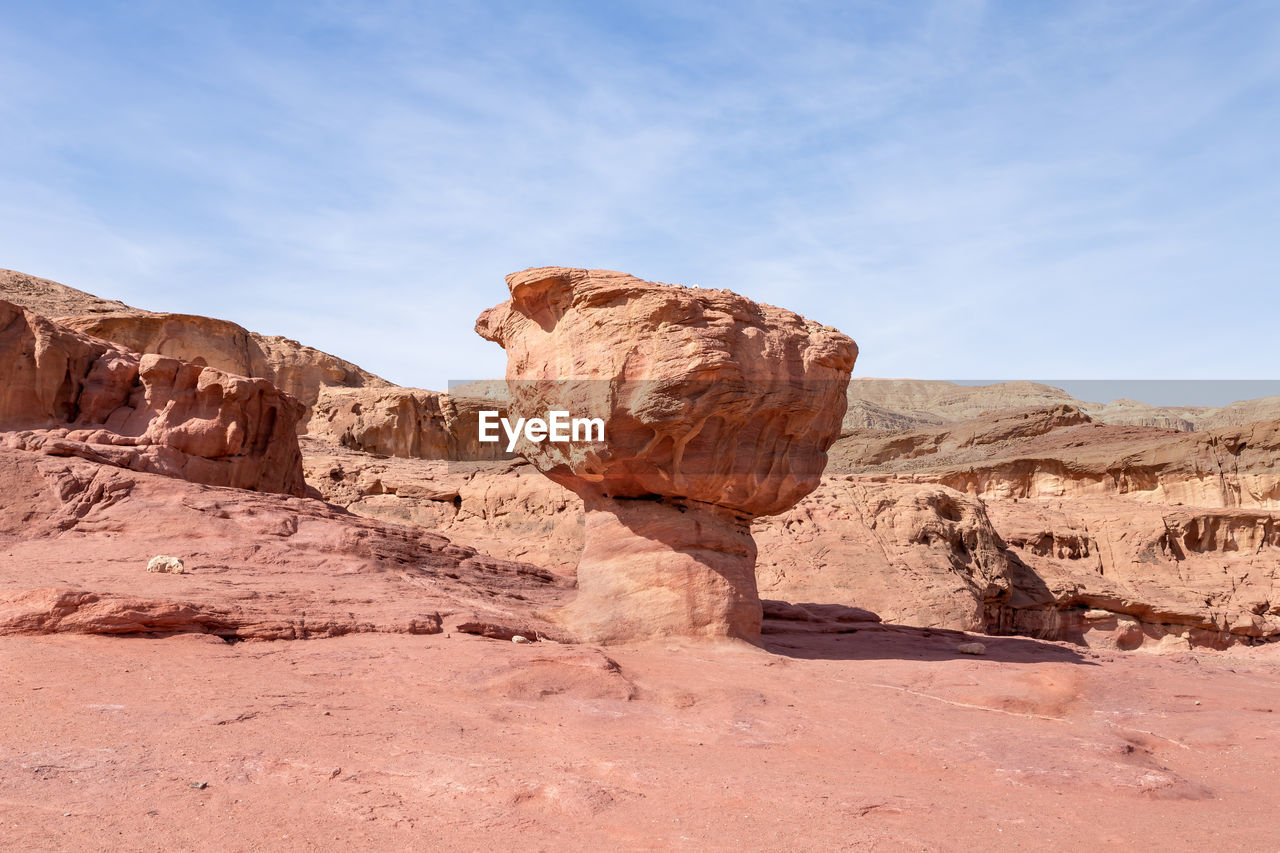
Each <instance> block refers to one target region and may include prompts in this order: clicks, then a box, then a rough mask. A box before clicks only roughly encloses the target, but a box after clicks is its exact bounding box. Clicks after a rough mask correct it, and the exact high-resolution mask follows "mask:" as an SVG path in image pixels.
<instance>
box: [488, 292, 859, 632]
mask: <svg viewBox="0 0 1280 853" xmlns="http://www.w3.org/2000/svg"><path fill="white" fill-rule="evenodd" d="M507 285H508V288H509V289H510V292H511V300H510V301H509V302H506V303H503V304H502V305H499V306H497V307H496V308H491V309H489V310H488V311H486V312H484V313H483V314H482V315H481V316H480V319H479V321H478V322H477V325H476V330H477V331H478V332H479V333H480V334H481V335H482V336H483V337H485V338H487V339H489V340H492V341H495V342H497V343H499V344H501V345H502V346H503V347H504V348H505V349H506V350H507V383H508V386H509V388H510V391H511V397H512V400H511V403H510V411H511V413H512V415H515V416H519V417H525V418H533V417H542V418H545V417H547V416H548V413H549V412H552V411H556V410H560V411H564V412H568V413H570V414H571V415H573V416H575V417H578V416H581V417H584V418H600V419H601V420H602V421H603V423H604V440H603V441H599V440H594V441H593V440H581V441H575V442H563V443H560V442H550V441H543V442H540V443H535V442H534V441H531V440H529V439H528V437H526V438H525V439H522V440H521V442H520V444H518V445H517V447H516V450H517V452H519V453H520V454H521V455H522V456H524V457H525V458H526V459H528V460H529V461H530V462H532V463H533V465H534V466H535V467H537V468H538V470H539V471H541V472H542V473H544V474H545V475H546V476H548V477H549V478H550V479H552V480H553V481H555V482H557V483H559V484H561V485H563V486H564V487H566V488H568V489H570V490H571V491H573V492H575V493H576V494H578V495H579V496H580V497H581V498H582V500H583V503H584V506H585V512H586V515H585V532H584V540H585V541H584V545H583V551H582V557H581V559H580V561H579V563H578V585H579V594H578V598H577V600H575V602H574V603H573V604H572V605H571V606H570V607H569V608H566V610H565V611H564V612H563V613H562V614H561V617H562V618H563V619H564V620H565V622H566V623H567V624H569V625H571V626H572V627H573V628H574V629H575V630H576V631H577V632H579V633H580V634H581V635H583V636H585V637H588V638H591V639H595V640H598V641H602V642H612V641H621V640H627V639H636V638H643V637H654V636H662V635H685V636H704V637H740V638H746V639H755V638H756V637H758V636H759V631H760V619H761V615H760V614H761V609H760V601H759V597H758V594H757V590H756V582H755V557H756V547H755V543H754V541H753V540H752V538H751V533H750V522H751V520H752V519H753V518H756V517H758V516H764V515H772V514H775V513H778V512H781V511H783V510H785V509H787V508H788V507H790V506H791V505H793V504H794V503H795V502H796V501H798V500H800V499H801V498H803V497H804V496H805V495H806V494H808V493H809V492H811V491H812V490H813V489H814V488H816V487H817V485H818V481H819V477H820V476H821V473H822V469H823V467H824V466H825V463H826V455H825V451H826V449H827V447H828V446H829V445H830V444H831V442H832V441H833V440H834V439H835V438H836V436H837V435H838V432H839V428H840V422H841V417H842V416H843V414H844V405H845V397H844V394H845V386H846V383H847V381H848V376H849V371H850V370H851V368H852V367H853V362H854V359H855V358H856V356H857V347H856V346H855V345H854V343H853V341H851V340H850V339H849V338H847V337H845V336H844V335H842V334H840V333H839V332H837V331H835V330H833V329H830V328H828V327H825V326H821V325H819V324H817V323H813V322H811V321H808V320H805V319H804V318H802V317H800V316H798V315H796V314H793V313H791V312H789V311H784V310H781V309H778V308H774V307H771V306H766V305H758V304H756V303H753V302H751V301H750V300H748V299H745V298H743V297H741V296H738V295H736V294H734V293H731V292H729V291H725V290H700V289H696V288H686V287H679V286H673V285H665V284H655V283H651V282H645V281H641V280H639V279H637V278H634V277H632V276H629V275H626V274H624V273H617V272H607V271H601V270H577V269H566V268H560V267H546V268H540V269H533V270H526V271H524V272H521V273H514V274H512V275H510V276H508V277H507Z"/></svg>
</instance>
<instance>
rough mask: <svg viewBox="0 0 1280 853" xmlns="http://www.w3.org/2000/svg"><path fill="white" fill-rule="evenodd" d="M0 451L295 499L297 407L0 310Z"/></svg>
mask: <svg viewBox="0 0 1280 853" xmlns="http://www.w3.org/2000/svg"><path fill="white" fill-rule="evenodd" d="M0 380H2V381H0V430H4V431H6V432H5V433H3V434H0V444H2V445H3V446H6V447H9V448H13V449H25V450H36V451H39V452H41V453H44V454H47V455H51V456H82V457H84V458H86V459H91V460H94V461H97V462H106V463H109V464H112V465H117V466H120V467H124V468H130V469H133V470H138V471H152V472H155V473H160V474H165V475H167V476H172V477H181V478H184V479H187V480H191V481H194V482H200V483H207V484H211V485H226V486H235V487H237V488H244V489H254V490H258V491H271V492H284V493H287V494H295V495H300V494H303V492H304V491H305V488H306V486H305V483H304V481H303V475H302V464H301V454H300V453H299V450H298V444H297V440H296V437H295V425H296V423H297V421H298V419H299V418H300V417H301V415H302V412H303V408H302V406H301V405H299V404H298V402H297V401H295V400H294V399H293V398H291V397H289V396H288V395H286V394H282V393H281V392H280V391H279V390H277V389H276V388H275V387H274V386H273V385H271V383H269V382H267V381H265V380H262V379H246V378H244V377H241V376H232V375H229V374H227V373H224V372H222V371H220V370H216V369H214V368H211V367H202V366H200V365H197V364H190V363H184V362H181V361H178V360H177V359H173V358H166V357H163V356H158V355H143V356H139V355H137V354H136V353H133V352H129V351H127V350H125V349H122V348H120V347H118V346H116V345H114V344H111V343H108V342H106V341H103V340H101V339H99V338H94V337H90V336H88V335H84V334H80V333H78V332H75V331H72V330H70V329H67V328H65V327H62V326H60V325H58V324H56V323H53V322H51V321H49V320H47V319H45V318H43V317H40V316H39V315H36V314H33V313H31V312H30V311H25V310H23V309H21V308H19V307H18V306H16V305H14V304H12V303H9V302H3V301H0Z"/></svg>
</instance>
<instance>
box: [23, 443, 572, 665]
mask: <svg viewBox="0 0 1280 853" xmlns="http://www.w3.org/2000/svg"><path fill="white" fill-rule="evenodd" d="M156 554H163V555H168V556H173V557H175V558H177V559H180V560H182V561H183V563H185V568H186V570H187V571H186V573H183V574H168V573H152V572H147V571H143V567H144V566H146V565H147V564H148V560H149V559H150V558H151V557H152V556H153V555H156ZM562 587H563V582H561V581H558V580H557V579H556V577H555V576H554V575H553V574H551V573H550V572H547V571H546V570H544V569H541V568H538V567H535V566H531V565H528V564H524V563H514V562H510V561H505V560H499V559H495V558H492V557H489V556H487V555H483V554H480V553H478V552H477V551H476V550H475V549H474V548H470V547H466V546H462V545H455V544H453V543H451V542H450V541H449V540H448V539H446V538H444V537H442V536H438V535H435V534H432V533H429V532H426V531H423V530H421V529H417V528H412V527H404V526H400V525H395V524H388V523H385V522H380V521H375V520H371V519H365V518H359V517H357V516H354V515H351V514H349V513H346V512H343V511H342V510H340V509H336V508H334V507H330V506H327V505H326V504H324V503H321V502H320V501H317V500H311V499H306V498H296V497H290V496H285V495H271V494H263V493H254V492H247V491H243V490H239V489H227V488H215V487H208V486H202V485H198V484H194V483H189V482H185V481H183V480H176V479H171V478H166V477H160V476H156V475H154V474H149V473H140V472H136V471H127V470H123V469H120V468H115V467H111V466H107V465H101V464H97V463H94V462H90V461H87V460H84V459H80V458H54V457H49V456H44V455H41V454H38V453H31V452H27V451H14V450H0V635H6V634H10V635H11V634H33V633H34V634H48V633H106V634H173V633H198V634H213V635H216V636H220V637H226V638H233V639H307V638H315V637H333V636H340V635H344V634H351V633H362V632H393V633H395V632H399V633H433V632H438V631H441V630H448V629H449V628H450V626H456V625H460V624H465V623H488V624H496V625H506V626H510V627H512V628H513V629H515V630H517V631H518V632H520V633H523V634H525V635H526V636H531V637H538V636H545V635H551V636H562V635H561V634H559V633H558V632H557V631H556V629H555V628H554V627H553V626H550V625H548V624H547V623H545V622H543V621H542V620H539V619H538V618H537V617H536V616H534V615H533V612H534V610H535V609H536V608H538V607H539V606H547V605H551V604H555V603H558V602H559V601H560V600H561V597H562V596H563V589H562Z"/></svg>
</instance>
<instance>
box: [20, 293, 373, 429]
mask: <svg viewBox="0 0 1280 853" xmlns="http://www.w3.org/2000/svg"><path fill="white" fill-rule="evenodd" d="M0 299H3V300H7V301H9V302H12V303H14V304H16V305H20V306H22V307H23V308H26V309H27V310H29V311H31V312H33V313H35V314H39V315H41V316H43V317H48V318H49V319H51V320H54V321H56V322H57V323H58V324H59V325H62V326H66V327H68V328H72V329H75V330H77V331H80V332H84V333H85V334H89V335H93V336H94V337H97V338H102V339H104V340H108V341H111V342H113V343H116V344H119V345H120V346H122V347H123V348H125V349H127V350H130V351H132V352H136V353H144V354H146V353H151V354H156V355H164V356H169V357H170V358H176V359H178V360H179V361H187V362H191V363H192V364H198V365H202V366H206V367H215V368H217V369H219V370H222V371H225V372H226V373H234V374H236V375H237V376H250V377H255V378H259V379H266V380H268V381H269V382H271V384H273V385H275V386H276V387H277V388H279V389H280V390H282V391H284V392H285V393H286V394H289V395H290V396H292V397H294V398H295V399H297V400H299V401H301V402H302V403H303V405H305V406H307V407H310V406H313V405H314V404H315V402H316V400H317V398H318V397H319V394H320V389H322V388H329V387H342V388H377V387H392V386H391V384H390V383H389V382H387V381H386V380H384V379H381V378H379V377H377V376H374V375H373V374H372V373H369V372H368V371H365V370H362V369H361V368H359V367H358V366H356V365H354V364H352V363H351V362H349V361H344V360H343V359H341V358H338V357H336V356H333V355H330V354H328V353H326V352H321V351H320V350H318V349H315V348H314V347H309V346H305V345H303V344H300V343H298V342H297V341H294V340H290V339H288V338H284V337H280V336H278V335H261V334H258V333H257V332H251V331H249V330H248V329H245V328H244V327H243V326H240V325H238V324H236V323H232V322H230V321H227V320H218V319H215V318H212V317H201V316H197V315H194V314H169V313H162V312H156V311H145V310H143V309H140V308H133V307H131V306H129V305H125V304H124V303H123V302H118V301H115V300H107V299H100V298H99V297H97V296H94V295H92V294H89V293H85V292H84V291H80V290H76V289H75V288H73V287H67V286H66V285H65V284H59V283H58V282H56V281H49V280H48V279H43V278H36V277H34V276H29V275H25V274H23V273H19V272H15V271H13V270H0ZM309 416H310V412H309V411H307V412H305V413H304V415H303V417H302V418H301V419H300V420H299V429H300V430H301V429H302V428H304V427H305V426H306V422H307V418H308V417H309Z"/></svg>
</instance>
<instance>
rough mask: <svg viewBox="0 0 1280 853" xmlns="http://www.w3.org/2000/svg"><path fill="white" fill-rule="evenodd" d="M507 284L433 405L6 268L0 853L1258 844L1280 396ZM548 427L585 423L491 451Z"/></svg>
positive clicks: (1275, 596) (385, 385) (1267, 776)
mask: <svg viewBox="0 0 1280 853" xmlns="http://www.w3.org/2000/svg"><path fill="white" fill-rule="evenodd" d="M503 298H505V299H506V301H503V302H501V304H498V305H497V306H496V307H494V308H491V309H489V310H488V311H485V312H484V313H483V314H482V315H481V316H480V317H479V319H478V320H477V324H476V331H477V332H478V333H479V334H480V335H482V336H483V337H485V338H487V339H489V340H491V341H493V342H494V343H495V344H496V345H500V346H501V347H502V348H503V349H504V350H505V351H506V355H507V360H508V361H507V375H506V378H505V381H495V382H488V383H477V384H476V385H475V386H472V387H470V388H463V389H455V390H454V391H453V392H451V393H442V392H436V391H428V390H421V389H415V388H404V387H399V386H396V385H393V384H391V383H389V382H386V381H384V380H382V379H380V378H378V377H377V376H374V375H371V374H370V373H368V372H366V371H364V370H362V369H361V368H359V367H357V366H356V365H354V364H351V363H350V362H347V361H344V360H343V359H342V358H340V357H338V356H335V355H330V354H327V353H324V352H320V351H318V350H316V349H313V348H311V347H308V346H305V345H302V344H299V343H297V342H295V341H291V340H287V339H284V338H279V337H269V336H264V335H260V334H257V333H255V332H251V331H248V330H246V329H244V328H241V327H240V326H237V325H236V324H234V323H231V322H228V321H225V320H219V319H214V318H209V317H197V316H190V315H182V314H167V313H158V312H154V311H148V310H144V309H138V308H132V307H129V306H127V305H125V304H123V303H120V302H113V301H108V300H107V299H105V298H99V297H96V296H92V295H90V294H87V293H84V292H81V291H78V290H75V289H73V288H71V287H67V286H64V285H61V284H57V283H55V282H51V281H47V280H44V279H40V278H35V277H33V276H30V275H25V274H23V273H18V272H9V271H3V272H0V660H2V661H3V671H4V676H5V690H4V691H3V697H2V698H0V839H3V846H4V847H5V848H7V849H13V850H22V849H36V848H39V849H46V848H48V849H63V850H79V849H115V850H143V849H145V850H157V849H162V850H197V849H199V850H212V849H217V850H316V849H371V850H434V849H441V850H495V849H520V850H565V849H569V850H576V849H688V850H741V849H769V850H801V849H803V850H878V849H884V850H976V849H993V848H1000V849H1018V848H1029V849H1037V850H1044V849H1125V850H1129V849H1151V848H1174V849H1190V848H1201V847H1206V848H1207V847H1212V848H1214V849H1232V850H1269V849H1277V845H1280V841H1277V840H1276V837H1275V828H1276V816H1277V815H1278V814H1280V642H1277V639H1278V638H1280V582H1278V578H1280V463H1278V462H1277V450H1278V449H1280V399H1277V398H1272V399H1264V400H1255V401H1247V402H1242V403H1237V404H1234V405H1232V406H1226V407H1222V408H1212V409H1211V408H1203V407H1202V408H1196V409H1172V408H1159V407H1155V406H1146V405H1143V404H1140V403H1135V402H1133V401H1120V402H1117V403H1112V404H1109V405H1102V404H1095V403H1090V402H1087V401H1081V400H1077V399H1074V398H1072V397H1071V396H1069V395H1068V394H1066V393H1064V392H1062V391H1060V390H1058V389H1056V388H1052V387H1049V386H1045V385H1036V384H1033V383H1028V382H1013V383H1001V384H996V385H988V386H959V385H952V384H949V383H944V382H932V381H912V380H874V379H864V378H854V379H850V375H851V372H852V371H853V370H854V367H855V364H856V360H857V355H858V348H857V345H856V344H855V343H854V340H853V338H852V337H850V336H847V335H846V334H844V333H843V332H848V333H849V335H851V336H854V337H856V335H857V331H858V330H857V329H846V330H843V332H842V331H837V330H836V329H833V328H831V327H828V326H824V325H822V324H821V323H820V322H819V321H820V320H821V318H809V319H807V318H804V317H801V316H799V315H797V314H795V313H792V312H791V311H788V310H785V309H784V308H779V307H773V306H768V305H762V304H757V303H754V302H752V301H750V300H748V299H746V298H744V297H742V296H739V295H737V294H735V293H732V292H730V291H727V290H709V289H699V288H685V287H680V286H676V285H666V284H655V283H651V282H645V281H641V280H639V279H637V278H634V277H632V276H629V275H626V274H623V273H618V272H607V271H602V270H583V269H571V268H561V267H554V268H539V269H530V270H525V271H523V272H518V273H514V274H512V275H511V276H509V277H508V278H507V282H506V287H505V288H503V287H502V284H501V282H495V283H494V301H495V302H497V301H499V300H500V299H503ZM552 410H567V411H572V412H574V413H575V414H576V413H578V412H582V413H583V414H586V415H590V416H592V417H599V418H601V419H603V421H604V422H605V425H606V430H605V435H604V440H591V441H577V442H568V443H565V442H551V441H529V440H528V438H527V436H526V437H525V438H523V439H522V440H521V441H520V442H519V443H518V444H517V446H516V455H514V456H511V455H509V454H506V453H504V452H503V451H504V450H505V446H503V445H502V444H494V443H490V442H483V441H481V440H480V436H479V434H478V430H477V422H478V413H479V412H481V411H490V412H498V413H500V416H501V417H503V418H506V417H510V418H511V419H512V420H513V421H514V420H515V419H516V418H519V417H525V418H530V417H534V416H545V414H546V413H547V412H548V411H552Z"/></svg>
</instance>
